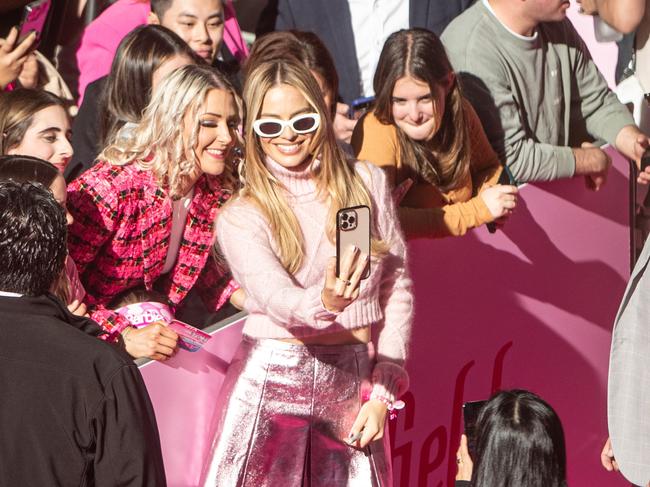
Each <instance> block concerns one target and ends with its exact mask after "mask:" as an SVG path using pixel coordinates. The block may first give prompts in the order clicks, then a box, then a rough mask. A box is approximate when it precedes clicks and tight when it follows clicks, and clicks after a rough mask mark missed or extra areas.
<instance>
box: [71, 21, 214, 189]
mask: <svg viewBox="0 0 650 487" xmlns="http://www.w3.org/2000/svg"><path fill="white" fill-rule="evenodd" d="M201 62H202V61H201V59H200V58H199V57H198V56H197V55H196V54H195V53H194V51H192V50H191V49H190V47H189V46H188V45H187V43H185V42H184V41H183V40H182V39H181V38H180V37H178V36H177V35H176V34H174V33H173V32H172V31H170V30H169V29H166V28H165V27H163V26H160V25H142V26H139V27H136V28H135V29H134V30H132V31H131V32H130V33H129V34H127V36H126V37H125V38H124V39H122V42H121V43H120V46H119V47H118V49H117V52H116V54H115V58H114V59H113V66H112V67H111V72H110V73H109V74H108V75H107V76H103V77H101V78H99V79H98V80H96V81H93V82H92V83H90V84H89V85H88V87H87V89H86V93H87V95H88V96H86V97H85V98H84V101H83V102H82V104H81V106H80V107H79V113H78V114H77V116H76V117H75V120H74V123H73V127H72V128H73V130H72V145H73V147H74V155H73V157H72V161H71V162H70V165H69V166H68V167H67V169H66V171H65V176H66V179H67V180H68V181H71V180H73V179H75V178H76V177H78V176H79V175H80V174H81V173H82V172H84V171H85V170H87V169H89V168H90V167H92V166H93V165H94V164H95V160H96V158H97V154H99V152H101V150H102V149H104V147H106V145H107V144H108V142H109V140H111V139H112V138H113V136H114V135H115V134H116V133H117V131H118V130H120V129H122V128H123V127H124V126H125V125H126V126H127V128H129V129H132V128H133V127H135V125H137V123H138V122H139V121H140V118H141V117H142V113H143V112H144V110H145V108H146V107H147V105H148V104H149V101H150V100H151V94H152V92H153V90H154V89H155V88H156V86H157V85H158V84H159V83H160V81H162V79H164V78H165V77H166V76H167V75H168V74H169V73H171V72H172V71H174V70H175V69H177V68H179V67H182V66H185V65H187V64H197V63H201ZM135 86H137V87H138V88H137V89H134V87H135Z"/></svg>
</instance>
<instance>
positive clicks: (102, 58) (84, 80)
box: [77, 0, 151, 106]
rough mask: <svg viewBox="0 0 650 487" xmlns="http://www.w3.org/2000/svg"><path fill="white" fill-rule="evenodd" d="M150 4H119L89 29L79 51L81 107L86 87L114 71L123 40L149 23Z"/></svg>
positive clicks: (124, 1)
mask: <svg viewBox="0 0 650 487" xmlns="http://www.w3.org/2000/svg"><path fill="white" fill-rule="evenodd" d="M150 11H151V8H150V7H149V2H141V1H137V0H118V2H116V3H114V4H113V5H111V6H110V7H108V8H107V9H106V10H104V12H102V13H101V15H100V16H99V17H97V18H96V19H95V20H93V21H92V22H91V23H90V24H88V26H87V27H86V29H85V31H84V33H83V36H82V38H81V43H80V44H79V49H78V50H77V65H78V66H79V106H81V102H82V101H83V96H84V92H85V90H86V86H88V85H89V84H90V83H92V82H93V81H95V80H97V79H99V78H101V77H102V76H106V75H107V74H108V73H109V71H110V70H111V64H112V63H113V57H114V56H115V51H117V47H118V46H119V44H120V42H121V41H122V39H124V37H125V36H126V35H127V34H128V33H129V32H131V31H132V30H133V29H135V28H136V27H138V26H139V25H144V24H146V23H147V17H148V15H149V12H150Z"/></svg>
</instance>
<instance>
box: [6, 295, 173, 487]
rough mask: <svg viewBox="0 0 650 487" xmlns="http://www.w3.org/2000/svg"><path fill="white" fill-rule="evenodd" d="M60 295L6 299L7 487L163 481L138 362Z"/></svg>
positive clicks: (154, 485) (143, 486)
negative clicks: (75, 312) (73, 310)
mask: <svg viewBox="0 0 650 487" xmlns="http://www.w3.org/2000/svg"><path fill="white" fill-rule="evenodd" d="M100 333H101V330H100V329H99V327H98V326H97V324H96V323H94V322H93V321H91V320H90V319H87V318H80V317H76V316H73V315H72V314H70V312H69V311H68V310H67V308H66V307H65V306H64V305H63V303H61V302H60V301H59V300H58V299H56V298H55V297H54V296H52V295H47V296H41V297H21V298H10V297H0V431H1V432H2V434H0V452H2V455H0V472H1V474H0V487H14V486H28V485H39V486H40V485H43V486H45V485H66V486H72V485H75V486H94V485H97V486H109V485H112V486H116V485H120V486H124V487H127V486H128V487H164V486H165V484H166V482H165V471H164V468H163V461H162V453H161V450H160V439H159V436H158V429H157V427H156V420H155V417H154V412H153V408H152V406H151V402H150V401H149V395H148V394H147V390H146V388H145V385H144V382H143V381H142V377H141V376H140V372H139V371H138V368H137V366H136V365H135V363H134V362H133V360H132V359H131V358H130V357H128V356H127V355H126V353H125V352H123V351H121V350H119V349H118V348H117V347H116V346H113V345H110V344H108V343H106V342H104V341H102V340H100V339H99V338H97V336H98V335H99V334H100Z"/></svg>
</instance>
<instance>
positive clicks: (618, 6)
mask: <svg viewBox="0 0 650 487" xmlns="http://www.w3.org/2000/svg"><path fill="white" fill-rule="evenodd" d="M578 2H579V3H580V6H581V9H582V11H583V13H585V14H587V15H598V16H600V18H602V19H603V20H604V21H605V22H607V23H608V24H609V25H611V26H612V27H614V29H616V30H617V31H619V32H622V33H623V34H631V33H632V32H634V31H635V30H636V28H637V27H638V26H639V23H641V20H642V19H643V16H644V15H645V8H646V0H578Z"/></svg>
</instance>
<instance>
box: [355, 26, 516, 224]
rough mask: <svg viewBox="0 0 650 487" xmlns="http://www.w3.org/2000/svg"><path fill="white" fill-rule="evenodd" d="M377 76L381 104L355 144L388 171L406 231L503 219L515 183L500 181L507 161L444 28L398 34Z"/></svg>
mask: <svg viewBox="0 0 650 487" xmlns="http://www.w3.org/2000/svg"><path fill="white" fill-rule="evenodd" d="M374 84H375V92H376V95H377V99H376V103H375V108H374V110H373V111H372V112H371V113H369V114H367V115H366V116H364V117H363V118H362V119H361V121H360V122H359V124H358V125H357V126H356V128H355V131H354V134H353V137H352V147H353V149H354V152H355V154H356V155H357V157H358V158H359V159H363V160H368V161H371V162H373V163H374V164H376V165H378V166H380V167H382V168H383V169H384V171H385V172H386V174H387V176H388V180H389V182H390V184H391V187H392V188H394V190H395V193H396V197H397V198H398V199H401V203H400V208H399V215H400V220H401V222H402V227H403V228H404V232H405V233H406V235H407V237H444V236H449V235H452V236H458V235H463V234H465V233H466V232H467V231H468V230H469V229H471V228H475V227H478V226H480V225H483V224H486V223H490V222H497V223H498V224H503V223H504V221H505V220H506V219H507V218H508V216H509V215H510V214H511V213H512V211H513V210H514V208H515V206H516V204H517V188H516V187H515V186H512V185H501V184H498V180H499V177H500V175H501V172H502V166H501V165H500V163H499V159H498V157H497V155H496V154H495V152H494V151H493V150H492V148H491V147H490V144H489V142H488V140H487V137H486V136H485V133H484V132H483V129H482V127H481V122H480V120H479V119H478V116H477V115H476V113H475V112H474V110H473V108H472V106H471V105H470V104H469V102H468V101H467V100H465V98H464V97H463V94H462V91H461V88H460V86H459V84H458V80H457V79H456V75H455V73H454V71H453V69H452V67H451V64H450V62H449V60H448V59H447V55H446V54H445V49H444V47H443V46H442V43H441V42H440V39H439V38H438V36H436V35H435V34H434V33H432V32H430V31H428V30H425V29H410V30H401V31H398V32H396V33H394V34H392V35H391V36H390V37H389V38H388V40H387V41H386V44H385V45H384V49H383V50H382V52H381V56H380V58H379V64H378V65H377V71H376V73H375V79H374Z"/></svg>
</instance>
